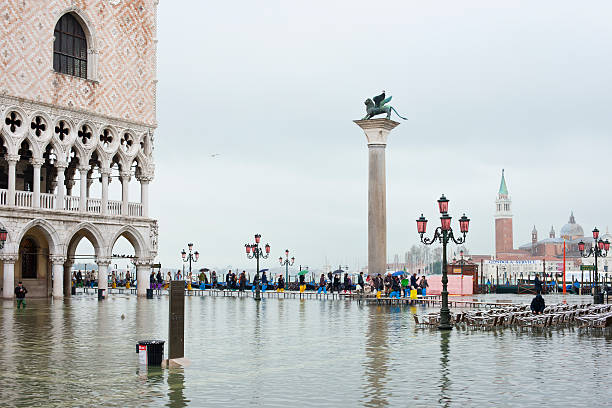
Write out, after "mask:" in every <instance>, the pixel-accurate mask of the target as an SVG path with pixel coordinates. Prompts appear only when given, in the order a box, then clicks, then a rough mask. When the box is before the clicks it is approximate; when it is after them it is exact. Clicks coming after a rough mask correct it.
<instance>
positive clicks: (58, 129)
mask: <svg viewBox="0 0 612 408" xmlns="http://www.w3.org/2000/svg"><path fill="white" fill-rule="evenodd" d="M68 133H70V128H68V126H67V125H66V122H64V121H63V120H60V121H59V123H58V124H57V126H55V134H56V135H57V137H58V138H59V140H61V141H62V142H63V141H64V138H65V137H66V136H68Z"/></svg>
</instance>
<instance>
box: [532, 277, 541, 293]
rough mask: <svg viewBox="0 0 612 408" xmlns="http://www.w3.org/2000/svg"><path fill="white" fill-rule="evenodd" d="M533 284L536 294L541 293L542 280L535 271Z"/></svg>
mask: <svg viewBox="0 0 612 408" xmlns="http://www.w3.org/2000/svg"><path fill="white" fill-rule="evenodd" d="M533 284H534V285H535V290H536V294H541V293H542V281H541V280H540V278H539V277H538V274H537V273H536V276H535V279H534V281H533Z"/></svg>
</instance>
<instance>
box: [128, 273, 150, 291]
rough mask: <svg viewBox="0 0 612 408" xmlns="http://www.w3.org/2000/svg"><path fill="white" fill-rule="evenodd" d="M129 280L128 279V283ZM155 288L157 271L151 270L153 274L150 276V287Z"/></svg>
mask: <svg viewBox="0 0 612 408" xmlns="http://www.w3.org/2000/svg"><path fill="white" fill-rule="evenodd" d="M127 282H129V280H127V279H126V283H127ZM153 288H155V272H153V271H151V276H149V289H153Z"/></svg>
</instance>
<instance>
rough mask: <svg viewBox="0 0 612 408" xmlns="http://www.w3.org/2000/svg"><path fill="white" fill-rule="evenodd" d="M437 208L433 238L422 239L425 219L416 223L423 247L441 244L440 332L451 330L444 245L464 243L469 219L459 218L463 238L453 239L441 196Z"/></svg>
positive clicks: (445, 207) (425, 224) (448, 216)
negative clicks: (438, 242) (437, 217)
mask: <svg viewBox="0 0 612 408" xmlns="http://www.w3.org/2000/svg"><path fill="white" fill-rule="evenodd" d="M438 207H439V208H440V214H442V216H441V217H440V223H441V226H439V227H437V228H436V230H435V231H434V236H433V238H431V239H429V238H427V237H423V235H425V232H426V231H427V219H426V218H425V217H423V214H421V217H420V218H419V219H418V220H416V222H417V232H418V233H419V235H420V236H421V242H422V243H424V244H425V245H431V244H433V243H434V242H436V241H440V243H441V244H442V308H441V309H440V325H439V326H438V329H440V330H450V329H452V328H453V326H452V325H451V319H450V309H449V308H448V275H447V269H448V266H447V263H446V245H447V244H448V243H449V242H450V241H453V242H454V243H455V244H457V245H460V244H463V243H464V242H465V236H466V234H467V232H468V227H469V225H470V219H469V218H468V217H466V216H465V214H463V216H462V217H461V218H459V229H460V230H461V233H462V234H463V237H459V238H455V236H454V235H453V229H452V228H451V219H452V217H451V216H450V215H448V200H447V199H446V197H444V194H442V197H440V199H439V200H438Z"/></svg>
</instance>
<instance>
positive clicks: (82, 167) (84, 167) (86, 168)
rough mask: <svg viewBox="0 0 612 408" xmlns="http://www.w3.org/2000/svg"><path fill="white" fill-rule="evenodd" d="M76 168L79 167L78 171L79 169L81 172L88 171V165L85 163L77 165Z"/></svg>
mask: <svg viewBox="0 0 612 408" xmlns="http://www.w3.org/2000/svg"><path fill="white" fill-rule="evenodd" d="M78 169H79V171H80V172H81V173H83V172H88V171H89V165H86V166H79V167H78Z"/></svg>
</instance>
